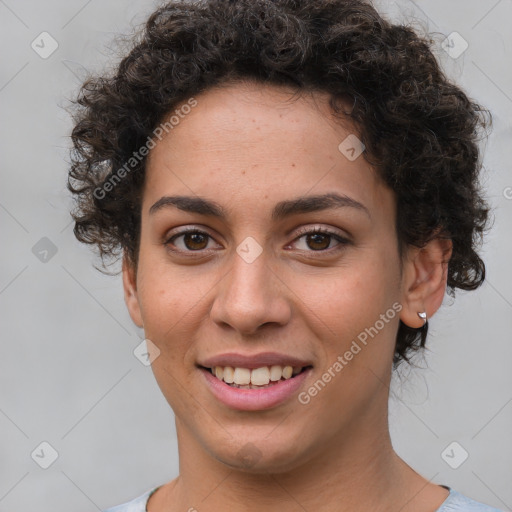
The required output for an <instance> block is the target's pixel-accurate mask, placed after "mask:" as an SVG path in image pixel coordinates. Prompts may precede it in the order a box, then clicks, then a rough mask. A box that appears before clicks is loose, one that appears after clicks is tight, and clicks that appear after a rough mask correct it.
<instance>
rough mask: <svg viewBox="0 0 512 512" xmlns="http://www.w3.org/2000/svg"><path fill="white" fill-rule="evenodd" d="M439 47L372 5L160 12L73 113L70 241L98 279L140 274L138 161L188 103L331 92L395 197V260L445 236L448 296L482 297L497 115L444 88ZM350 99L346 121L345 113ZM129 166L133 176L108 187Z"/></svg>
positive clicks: (289, 2) (232, 5)
mask: <svg viewBox="0 0 512 512" xmlns="http://www.w3.org/2000/svg"><path fill="white" fill-rule="evenodd" d="M432 44H433V40H431V39H430V38H428V37H427V36H420V35H419V34H418V33H417V32H416V31H415V30H413V29H412V28H410V27H408V26H406V25H398V24H392V23H390V22H389V21H387V20H385V19H383V18H382V17H381V16H380V15H379V14H378V12H377V11H376V10H375V9H374V8H373V7H372V6H371V5H370V3H368V2H366V1H364V0H236V1H235V0H202V1H196V2H194V3H192V2H186V1H172V2H169V3H167V4H165V5H163V6H162V7H161V8H159V9H158V10H157V11H155V12H154V13H153V14H152V15H151V16H150V17H149V19H148V21H147V23H146V25H145V27H144V30H143V31H142V32H141V33H140V34H139V36H138V37H137V38H136V40H135V42H134V43H133V46H132V48H131V50H130V51H129V53H128V55H127V56H125V57H124V58H123V59H122V60H121V62H120V63H119V66H118V67H117V69H116V70H115V71H114V72H113V73H112V74H110V75H109V76H97V77H93V78H89V79H88V80H87V81H86V82H85V83H84V84H83V85H82V88H81V90H80V93H79V95H78V98H77V99H76V100H75V102H74V106H75V107H76V110H75V126H74V129H73V131H72V141H73V146H74V148H73V150H72V156H71V169H70V172H69V177H68V188H69V189H70V191H71V192H72V193H73V194H74V195H75V200H76V202H75V209H74V211H73V213H72V215H73V218H74V220H75V227H74V233H75V235H76V237H77V238H78V240H80V241H81V242H84V243H87V244H96V246H97V248H98V249H99V253H100V255H101V258H102V262H103V264H104V268H105V261H106V258H113V259H114V260H116V258H118V256H119V255H120V254H123V255H124V256H125V257H126V258H127V259H128V261H129V262H130V263H131V264H133V265H134V266H135V268H136V266H137V255H138V244H139V234H140V233H139V231H140V214H141V191H142V187H143V184H144V174H145V162H146V158H145V157H144V158H141V157H140V156H139V159H138V160H136V161H135V160H133V156H134V152H135V151H136V150H137V149H138V148H141V147H143V146H144V145H146V144H147V141H148V140H151V137H153V136H154V130H155V127H157V126H158V125H159V123H160V122H161V121H162V119H164V117H165V116H168V115H169V113H171V112H172V110H173V109H175V108H176V107H177V106H178V105H180V104H182V103H183V102H186V101H187V100H190V98H191V97H192V96H193V95H197V94H199V93H201V92H203V91H205V90H207V89H209V88H211V87H213V86H215V85H220V84H225V83H229V82H230V81H237V80H247V79H251V80H257V81H259V82H261V83H266V84H273V85H285V86H288V87H292V88H293V89H295V90H297V91H299V92H300V91H313V92H314V91H319V92H327V93H329V97H330V106H331V109H332V111H333V113H335V114H340V115H344V116H349V117H350V118H351V120H352V121H353V123H354V125H355V126H356V127H357V129H358V130H359V136H360V138H361V140H362V142H363V143H364V145H365V146H366V151H365V153H364V155H365V158H366V159H367V160H368V161H369V162H370V163H371V164H372V165H373V166H374V167H375V169H376V171H377V172H378V173H379V174H380V176H381V177H382V178H383V179H384V181H385V183H387V185H388V186H389V187H390V188H391V189H392V190H393V191H394V192H395V196H396V201H397V219H396V231H397V238H398V241H399V244H400V246H401V248H403V247H406V246H408V245H409V244H411V245H414V246H417V247H422V246H424V245H425V244H426V243H427V242H428V241H429V240H430V239H432V238H434V237H436V236H443V237H447V238H450V239H451V240H452V243H453V253H452V256H451V259H450V261H449V265H448V291H449V293H450V294H451V295H453V294H454V289H455V288H461V289H464V290H472V289H475V288H477V287H478V286H479V285H480V284H482V282H483V280H484V277H485V265H484V263H483V261H482V260H481V258H480V257H479V256H478V254H477V252H476V249H477V248H478V245H479V244H480V243H481V241H482V235H483V233H484V231H485V230H486V224H487V219H488V213H489V208H488V205H487V204H486V202H485V200H484V199H483V197H482V193H481V191H480V185H479V181H478V177H479V172H480V169H481V162H480V151H479V148H478V143H479V140H480V135H481V133H482V132H483V131H484V129H485V128H487V127H488V126H490V123H491V116H490V113H489V112H488V111H487V110H485V109H483V108H481V107H480V106H479V105H478V104H476V103H475V102H473V101H471V100H470V99H469V98H468V97H467V96H466V94H465V93H464V92H463V91H462V90H461V89H460V88H459V87H457V86H456V85H454V84H453V83H451V82H450V81H449V80H448V79H447V78H446V76H445V75H444V73H443V72H442V70H441V69H440V66H439V64H438V62H437V61H436V58H435V57H434V54H433V52H432V50H431V47H432ZM347 98H350V102H351V104H352V103H353V108H352V109H351V111H350V112H344V110H343V107H342V106H341V105H342V104H346V99H347ZM340 99H344V100H345V102H344V103H343V102H341V101H339V100H340ZM130 159H132V160H133V162H132V164H133V166H132V167H133V169H131V170H130V172H128V173H126V172H125V173H123V178H122V179H119V180H118V181H117V182H116V183H115V186H108V184H109V183H110V184H111V185H112V178H113V177H115V176H114V173H115V172H116V171H118V170H119V169H121V168H123V166H126V162H127V161H130ZM118 176H119V175H118ZM99 191H100V192H99ZM427 330H428V324H427V325H425V326H424V327H423V328H421V329H412V328H410V327H408V326H407V325H405V324H403V323H402V322H400V327H399V330H398V334H397V339H396V349H395V360H394V362H395V365H397V364H398V363H399V362H400V361H401V360H406V361H409V357H408V354H409V353H410V352H411V351H414V350H417V349H418V348H420V347H423V346H424V345H425V340H426V336H427Z"/></svg>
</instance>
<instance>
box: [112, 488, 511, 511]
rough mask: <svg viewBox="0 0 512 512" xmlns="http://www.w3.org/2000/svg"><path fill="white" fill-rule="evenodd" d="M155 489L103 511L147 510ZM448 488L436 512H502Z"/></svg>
mask: <svg viewBox="0 0 512 512" xmlns="http://www.w3.org/2000/svg"><path fill="white" fill-rule="evenodd" d="M447 488H448V487H447ZM157 489H158V487H155V488H153V489H150V490H149V491H146V492H145V493H144V494H143V495H141V496H139V497H138V498H135V499H134V500H132V501H129V502H128V503H124V504H123V505H117V506H116V507H112V508H109V509H107V510H105V511H104V512H147V511H146V504H147V502H148V500H149V497H150V496H151V494H153V493H154V492H155V491H156V490H157ZM448 490H449V491H450V494H449V495H448V497H447V498H446V500H444V502H443V504H442V505H441V506H440V507H439V508H438V509H437V511H436V512H504V511H503V510H499V509H497V508H493V507H489V506H488V505H484V504H483V503H479V502H478V501H474V500H472V499H471V498H468V497H467V496H464V495H463V494H460V493H459V492H457V491H454V490H453V489H450V488H448Z"/></svg>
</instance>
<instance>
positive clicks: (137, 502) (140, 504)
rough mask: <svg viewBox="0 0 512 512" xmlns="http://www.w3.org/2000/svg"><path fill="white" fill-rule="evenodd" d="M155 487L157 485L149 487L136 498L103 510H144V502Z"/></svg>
mask: <svg viewBox="0 0 512 512" xmlns="http://www.w3.org/2000/svg"><path fill="white" fill-rule="evenodd" d="M157 489H158V487H155V488H153V489H149V490H148V491H146V492H145V493H144V494H141V495H140V496H138V497H137V498H135V499H133V500H131V501H128V502H127V503H123V504H121V505H116V506H115V507H111V508H109V509H107V510H104V511H103V512H146V504H147V502H148V500H149V497H150V496H151V494H153V493H154V492H155V491H156V490H157Z"/></svg>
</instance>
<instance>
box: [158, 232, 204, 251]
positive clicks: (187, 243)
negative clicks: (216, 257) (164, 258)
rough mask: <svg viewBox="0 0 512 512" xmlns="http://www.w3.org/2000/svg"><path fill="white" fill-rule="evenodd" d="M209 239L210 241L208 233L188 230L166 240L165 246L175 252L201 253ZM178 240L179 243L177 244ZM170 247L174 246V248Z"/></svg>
mask: <svg viewBox="0 0 512 512" xmlns="http://www.w3.org/2000/svg"><path fill="white" fill-rule="evenodd" d="M180 239H181V240H180ZM209 239H211V236H210V235H209V234H208V233H205V232H204V231H199V230H197V229H189V230H187V231H182V232H181V233H178V234H176V235H173V236H172V237H170V238H169V239H168V240H166V242H165V245H166V246H167V247H169V248H170V249H171V250H173V251H176V252H194V251H202V250H204V249H207V246H208V242H209ZM178 240H180V241H179V242H177V241H178ZM171 246H174V248H172V247H171Z"/></svg>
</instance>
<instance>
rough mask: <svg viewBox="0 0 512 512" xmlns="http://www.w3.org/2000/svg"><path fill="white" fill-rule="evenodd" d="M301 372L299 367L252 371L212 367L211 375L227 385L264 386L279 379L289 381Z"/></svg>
mask: <svg viewBox="0 0 512 512" xmlns="http://www.w3.org/2000/svg"><path fill="white" fill-rule="evenodd" d="M301 370H302V367H300V366H280V365H277V364H276V365H273V366H262V367H261V368H255V369H253V370H251V369H249V368H233V367H232V366H214V367H213V368H212V373H213V374H214V375H215V376H216V377H217V378H218V379H220V380H223V381H224V382H226V383H227V384H238V385H242V386H243V385H249V384H253V385H255V386H266V385H267V384H268V383H269V382H270V381H272V382H276V381H278V380H281V377H283V378H285V379H289V378H290V377H291V376H292V375H296V374H297V373H299V372H300V371H301Z"/></svg>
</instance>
